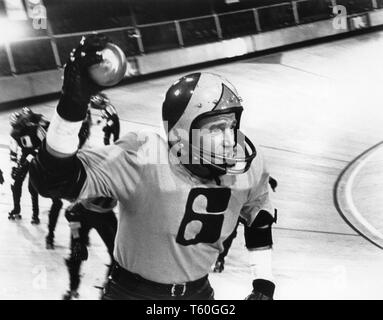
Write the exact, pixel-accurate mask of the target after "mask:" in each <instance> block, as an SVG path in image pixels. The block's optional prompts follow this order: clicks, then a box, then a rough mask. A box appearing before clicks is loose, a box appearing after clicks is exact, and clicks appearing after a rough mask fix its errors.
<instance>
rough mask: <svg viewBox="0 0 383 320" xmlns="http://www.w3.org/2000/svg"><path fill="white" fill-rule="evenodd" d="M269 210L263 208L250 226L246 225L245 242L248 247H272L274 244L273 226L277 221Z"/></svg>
mask: <svg viewBox="0 0 383 320" xmlns="http://www.w3.org/2000/svg"><path fill="white" fill-rule="evenodd" d="M276 217H277V216H276V213H275V217H273V216H272V215H271V214H270V213H269V212H267V211H265V210H261V211H260V212H259V213H258V215H257V216H256V218H255V219H254V221H253V223H252V224H251V225H250V226H247V225H245V243H246V248H247V249H258V248H262V247H271V246H272V245H273V238H272V230H271V226H272V224H273V223H274V222H276Z"/></svg>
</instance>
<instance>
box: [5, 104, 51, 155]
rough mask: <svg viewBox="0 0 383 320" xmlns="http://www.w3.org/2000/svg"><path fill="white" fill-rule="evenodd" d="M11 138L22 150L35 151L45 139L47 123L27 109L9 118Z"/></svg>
mask: <svg viewBox="0 0 383 320" xmlns="http://www.w3.org/2000/svg"><path fill="white" fill-rule="evenodd" d="M10 124H11V126H12V130H11V137H12V138H13V139H15V140H16V141H17V143H18V145H19V146H20V147H22V148H27V149H35V148H37V147H38V146H39V145H40V143H41V141H42V140H43V139H44V138H45V135H46V130H47V129H48V126H49V121H48V120H46V119H45V118H44V117H43V115H42V114H39V113H34V112H33V111H32V110H30V109H29V108H27V107H24V108H23V109H22V111H20V112H14V113H12V114H11V116H10Z"/></svg>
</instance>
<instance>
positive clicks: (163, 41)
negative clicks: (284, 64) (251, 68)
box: [0, 0, 383, 76]
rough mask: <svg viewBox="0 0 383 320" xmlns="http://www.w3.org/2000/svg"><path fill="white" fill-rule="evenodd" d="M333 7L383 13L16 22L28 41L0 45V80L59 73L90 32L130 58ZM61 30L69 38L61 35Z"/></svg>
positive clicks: (332, 0) (368, 5) (373, 2)
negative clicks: (38, 25) (38, 26)
mask: <svg viewBox="0 0 383 320" xmlns="http://www.w3.org/2000/svg"><path fill="white" fill-rule="evenodd" d="M335 4H340V5H344V6H345V7H346V8H347V10H348V12H349V13H357V12H364V11H369V10H374V9H378V8H383V0H355V1H352V0H297V1H289V2H282V3H278V4H274V5H270V6H264V7H257V8H248V9H244V10H237V11H233V12H223V13H212V14H210V15H205V16H198V17H193V18H187V19H178V20H173V21H164V22H158V23H150V24H137V23H136V21H135V18H134V16H133V17H131V16H126V17H125V16H119V17H118V19H119V21H118V23H116V21H112V20H111V19H109V20H108V19H107V21H109V22H108V23H109V27H110V26H111V25H112V26H113V27H110V28H107V27H106V22H98V23H97V25H98V26H105V28H98V29H96V30H89V28H88V27H89V23H90V22H89V21H90V20H89V17H88V18H87V19H85V20H87V21H85V22H86V23H83V24H81V25H77V26H73V25H71V23H70V21H60V22H59V25H58V22H54V21H49V20H48V21H47V28H46V29H45V30H35V29H33V28H32V27H31V21H30V20H28V21H23V22H15V27H17V28H21V29H23V30H24V31H25V30H26V36H25V37H22V38H14V39H9V40H8V41H6V42H5V43H3V44H1V43H0V76H9V75H17V74H23V73H29V72H36V71H42V70H49V69H55V68H59V67H62V65H63V64H64V63H65V61H66V59H67V57H68V55H69V52H70V51H71V50H72V48H73V47H75V46H76V45H77V44H78V42H79V39H80V37H81V36H82V35H85V34H90V33H93V32H102V33H105V34H106V35H107V36H109V37H110V39H111V40H112V41H113V42H115V43H116V44H118V45H119V46H120V47H121V48H122V49H123V51H124V52H125V54H126V55H127V56H128V57H134V56H138V55H142V54H147V53H153V52H158V51H163V50H169V49H175V48H183V47H188V46H194V45H199V44H204V43H209V42H216V41H220V40H225V39H231V38H236V37H240V36H245V35H251V34H256V33H260V32H266V31H271V30H275V29H278V28H285V27H288V26H293V25H297V24H303V23H310V22H313V21H318V20H324V19H329V18H331V17H332V16H333V13H332V7H333V6H334V5H335ZM48 10H49V7H48ZM56 10H57V9H56ZM48 13H49V11H48ZM91 15H92V13H90V16H91ZM99 15H100V14H99ZM100 16H101V15H100ZM48 18H49V15H48ZM116 19H117V18H116ZM121 21H122V22H123V21H126V23H127V24H126V26H122V27H121V26H115V25H118V24H121V23H122V22H121ZM52 23H53V25H52ZM87 23H88V27H86V25H87ZM60 30H69V31H71V32H65V33H59V32H58V31H60ZM73 30H76V32H73ZM80 30H81V31H80ZM0 32H4V31H3V30H0Z"/></svg>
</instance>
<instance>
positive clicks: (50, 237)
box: [45, 233, 55, 250]
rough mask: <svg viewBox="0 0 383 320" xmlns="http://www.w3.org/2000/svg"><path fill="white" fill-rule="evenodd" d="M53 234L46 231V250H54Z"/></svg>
mask: <svg viewBox="0 0 383 320" xmlns="http://www.w3.org/2000/svg"><path fill="white" fill-rule="evenodd" d="M54 237H55V236H54V234H52V233H48V235H47V236H46V237H45V247H46V248H47V249H48V250H54V248H55V244H54V242H55V241H54Z"/></svg>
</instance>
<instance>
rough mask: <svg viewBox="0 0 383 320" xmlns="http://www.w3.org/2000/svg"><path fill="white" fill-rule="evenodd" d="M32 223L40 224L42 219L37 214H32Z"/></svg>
mask: <svg viewBox="0 0 383 320" xmlns="http://www.w3.org/2000/svg"><path fill="white" fill-rule="evenodd" d="M31 224H40V219H39V217H38V216H36V215H33V216H32V220H31Z"/></svg>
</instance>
